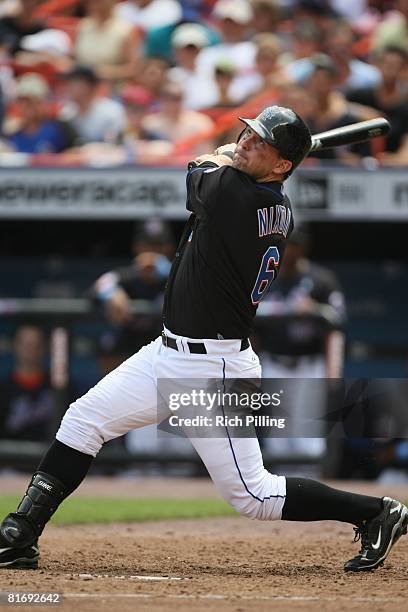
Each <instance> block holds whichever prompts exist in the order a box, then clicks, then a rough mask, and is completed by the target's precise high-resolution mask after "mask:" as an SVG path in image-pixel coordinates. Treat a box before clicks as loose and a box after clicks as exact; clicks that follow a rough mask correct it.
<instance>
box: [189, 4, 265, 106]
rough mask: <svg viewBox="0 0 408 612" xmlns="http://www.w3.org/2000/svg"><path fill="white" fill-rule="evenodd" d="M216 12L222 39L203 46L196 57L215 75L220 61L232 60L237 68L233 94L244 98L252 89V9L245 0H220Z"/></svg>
mask: <svg viewBox="0 0 408 612" xmlns="http://www.w3.org/2000/svg"><path fill="white" fill-rule="evenodd" d="M213 16H214V18H215V19H216V24H217V26H218V28H219V30H220V33H221V37H222V40H221V42H220V43H218V44H215V45H212V46H211V47H206V48H204V49H202V50H201V51H200V53H199V55H198V57H197V69H198V70H199V71H200V72H202V73H203V74H205V75H206V76H207V77H209V78H212V77H213V76H214V70H215V67H216V65H217V64H218V62H220V61H221V62H224V61H229V62H230V63H231V64H232V65H233V66H234V67H235V69H236V77H235V79H234V83H233V86H232V88H231V92H230V95H232V96H233V97H234V98H235V99H237V100H243V99H245V98H246V97H247V96H248V94H250V93H251V92H252V91H253V89H254V85H253V82H254V80H257V76H256V74H255V54H256V45H255V43H254V42H252V41H251V40H248V33H249V30H250V26H251V22H252V10H251V7H250V5H249V4H248V3H247V2H245V0H218V2H217V3H216V4H215V6H214V10H213Z"/></svg>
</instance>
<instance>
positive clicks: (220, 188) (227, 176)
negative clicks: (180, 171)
mask: <svg viewBox="0 0 408 612" xmlns="http://www.w3.org/2000/svg"><path fill="white" fill-rule="evenodd" d="M241 174H242V173H240V172H239V171H237V170H235V169H233V168H231V166H217V165H216V164H214V163H213V162H204V163H203V164H200V165H199V166H197V167H196V168H192V169H191V170H190V171H189V173H188V174H187V210H189V211H191V212H193V213H195V214H196V215H197V217H199V218H203V217H206V216H207V217H208V216H210V215H211V213H212V211H213V210H214V209H215V208H216V207H217V206H218V205H220V204H221V203H222V202H223V201H224V202H225V201H226V200H227V199H231V198H233V197H234V191H239V183H240V178H241V177H240V175H241Z"/></svg>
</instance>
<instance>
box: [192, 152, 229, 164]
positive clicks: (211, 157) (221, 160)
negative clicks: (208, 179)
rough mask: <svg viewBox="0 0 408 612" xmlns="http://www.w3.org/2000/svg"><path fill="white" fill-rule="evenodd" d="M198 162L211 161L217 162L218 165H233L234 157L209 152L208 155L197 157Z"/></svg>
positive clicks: (196, 161)
mask: <svg viewBox="0 0 408 612" xmlns="http://www.w3.org/2000/svg"><path fill="white" fill-rule="evenodd" d="M194 161H195V163H196V164H202V163H203V162H205V161H211V162H214V163H215V164H217V166H231V164H232V159H231V158H230V157H228V156H227V155H216V154H215V153H208V154H206V155H199V156H198V157H196V158H195V160H194Z"/></svg>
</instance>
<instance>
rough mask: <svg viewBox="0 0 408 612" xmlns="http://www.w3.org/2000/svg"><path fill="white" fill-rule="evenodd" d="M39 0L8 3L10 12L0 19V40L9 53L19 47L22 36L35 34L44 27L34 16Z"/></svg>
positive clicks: (21, 0) (13, 53)
mask: <svg viewBox="0 0 408 612" xmlns="http://www.w3.org/2000/svg"><path fill="white" fill-rule="evenodd" d="M39 4H40V0H16V2H14V3H12V4H10V12H9V13H8V14H5V15H3V16H2V17H1V19H0V41H1V44H2V45H4V46H5V47H6V48H7V50H8V52H9V53H10V54H11V55H15V54H16V53H17V52H18V51H20V50H21V48H20V41H21V39H22V38H24V36H28V35H30V34H36V33H37V32H41V30H43V29H44V28H45V25H44V23H42V22H41V21H38V20H37V19H36V17H35V11H36V8H37V6H38V5H39Z"/></svg>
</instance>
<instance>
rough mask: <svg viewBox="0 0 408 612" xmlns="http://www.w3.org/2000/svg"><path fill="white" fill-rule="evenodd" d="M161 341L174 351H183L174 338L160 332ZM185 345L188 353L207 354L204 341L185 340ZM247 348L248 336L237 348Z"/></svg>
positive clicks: (242, 349) (243, 349)
mask: <svg viewBox="0 0 408 612" xmlns="http://www.w3.org/2000/svg"><path fill="white" fill-rule="evenodd" d="M162 343H163V344H164V346H167V348H171V349H174V350H175V351H179V352H183V351H182V350H181V351H180V348H179V346H178V345H177V342H176V340H175V339H174V338H170V337H169V336H166V334H165V333H162ZM187 346H188V349H189V351H190V353H197V354H200V355H206V354H207V349H206V348H205V344H204V342H187ZM247 348H249V340H248V338H244V339H243V340H241V348H240V349H239V350H240V351H245V350H246V349H247Z"/></svg>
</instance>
